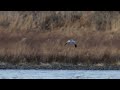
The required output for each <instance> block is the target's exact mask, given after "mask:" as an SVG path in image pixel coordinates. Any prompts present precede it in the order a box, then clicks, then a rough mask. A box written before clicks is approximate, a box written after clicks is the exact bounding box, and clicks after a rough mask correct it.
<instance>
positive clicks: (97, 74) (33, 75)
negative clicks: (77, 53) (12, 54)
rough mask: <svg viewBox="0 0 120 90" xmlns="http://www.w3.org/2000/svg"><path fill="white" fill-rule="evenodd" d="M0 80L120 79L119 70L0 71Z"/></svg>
mask: <svg viewBox="0 0 120 90" xmlns="http://www.w3.org/2000/svg"><path fill="white" fill-rule="evenodd" d="M0 79H120V70H0Z"/></svg>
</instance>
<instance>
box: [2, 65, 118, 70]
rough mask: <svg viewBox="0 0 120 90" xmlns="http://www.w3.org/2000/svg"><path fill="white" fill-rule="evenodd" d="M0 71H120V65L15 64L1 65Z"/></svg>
mask: <svg viewBox="0 0 120 90" xmlns="http://www.w3.org/2000/svg"><path fill="white" fill-rule="evenodd" d="M0 69H18V70H19V69H23V70H30V69H35V70H39V69H43V70H120V65H104V66H96V65H72V64H40V65H36V64H34V65H33V64H32V65H30V64H27V65H25V64H24V65H22V64H19V65H13V64H3V65H2V64H0Z"/></svg>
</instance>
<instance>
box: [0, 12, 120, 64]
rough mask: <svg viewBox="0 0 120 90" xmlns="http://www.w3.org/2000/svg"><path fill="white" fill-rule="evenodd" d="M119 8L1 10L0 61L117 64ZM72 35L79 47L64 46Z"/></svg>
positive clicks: (119, 53) (118, 54) (17, 62)
mask: <svg viewBox="0 0 120 90" xmlns="http://www.w3.org/2000/svg"><path fill="white" fill-rule="evenodd" d="M119 17H120V15H119V12H117V11H103V12H102V11H24V12H23V11H1V12H0V62H7V63H12V64H19V63H32V64H40V63H53V62H58V63H71V64H80V63H84V64H98V63H105V64H116V63H119V62H120V30H119V28H120V26H119V21H120V19H119ZM70 38H73V39H75V40H76V41H77V44H78V47H77V48H75V47H74V46H64V44H65V42H66V41H67V40H68V39H70Z"/></svg>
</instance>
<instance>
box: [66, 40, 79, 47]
mask: <svg viewBox="0 0 120 90" xmlns="http://www.w3.org/2000/svg"><path fill="white" fill-rule="evenodd" d="M67 44H68V45H74V46H75V47H77V44H76V41H75V40H73V39H70V40H68V41H67V42H66V43H65V45H67Z"/></svg>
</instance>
